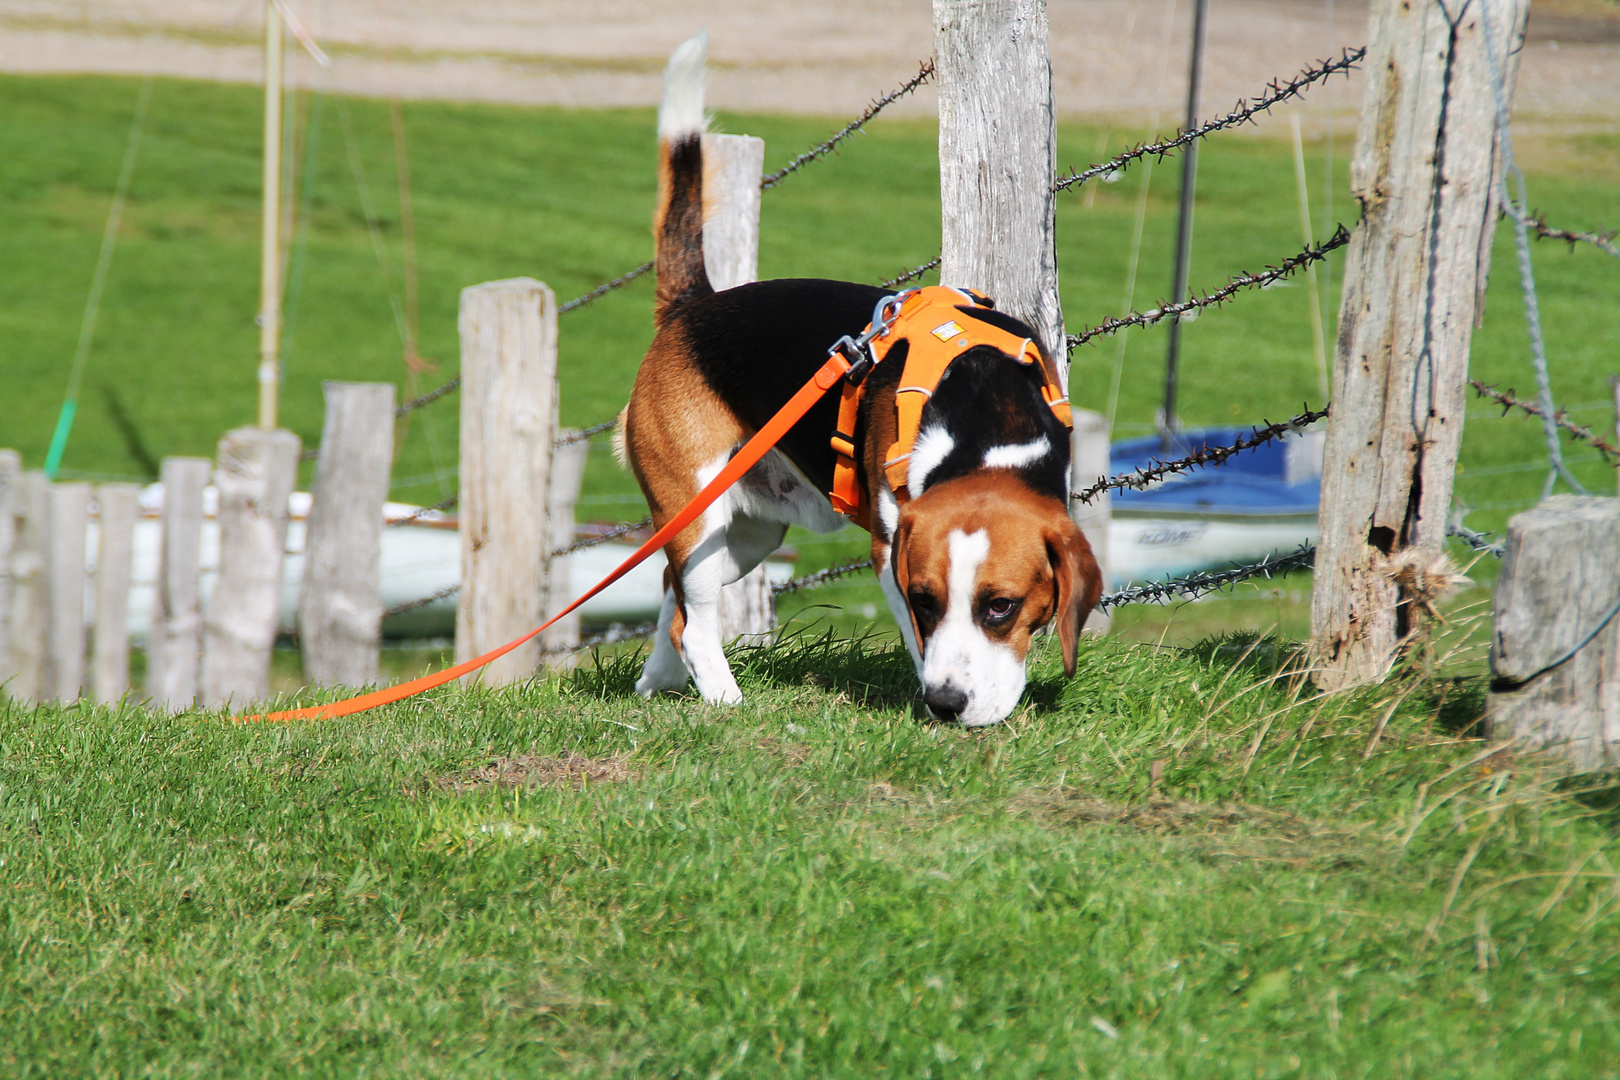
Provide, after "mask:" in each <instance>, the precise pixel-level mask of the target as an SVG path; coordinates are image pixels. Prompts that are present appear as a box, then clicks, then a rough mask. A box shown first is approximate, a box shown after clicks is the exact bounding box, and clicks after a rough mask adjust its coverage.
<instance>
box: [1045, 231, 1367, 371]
mask: <svg viewBox="0 0 1620 1080" xmlns="http://www.w3.org/2000/svg"><path fill="white" fill-rule="evenodd" d="M1349 242H1350V232H1349V230H1347V229H1346V228H1345V227H1344V226H1343V225H1340V226H1339V227H1338V229H1337V230H1335V232H1334V233H1333V235H1332V236H1330V237H1328V238H1327V239H1326V240H1324V241H1322V242H1321V243H1320V244H1312V245H1311V246H1309V247H1307V248H1306V249H1305V250H1304V251H1301V252H1300V253H1299V254H1298V255H1291V256H1289V257H1288V258H1287V259H1285V260H1283V262H1282V264H1281V265H1280V266H1268V267H1266V269H1264V270H1262V271H1261V272H1260V273H1258V274H1249V273H1242V274H1239V275H1237V276H1236V277H1234V278H1232V279H1231V280H1230V281H1228V282H1227V283H1226V284H1225V285H1223V286H1221V287H1220V288H1219V289H1216V290H1215V291H1214V292H1212V293H1206V294H1205V295H1203V296H1197V295H1194V296H1192V297H1190V298H1189V299H1187V300H1184V301H1182V302H1181V303H1179V304H1162V305H1160V306H1159V307H1156V308H1150V309H1149V310H1147V311H1133V312H1131V313H1130V314H1128V315H1121V316H1119V317H1117V318H1112V319H1105V320H1103V321H1102V322H1100V323H1098V324H1097V325H1096V326H1094V327H1092V328H1091V329H1089V330H1082V331H1081V332H1080V333H1078V334H1070V335H1068V341H1067V344H1068V347H1069V351H1070V352H1073V351H1074V350H1075V349H1076V348H1078V347H1079V346H1081V345H1084V344H1085V343H1086V342H1088V341H1090V340H1091V339H1092V338H1094V337H1099V336H1101V335H1103V334H1112V333H1114V332H1115V331H1116V330H1122V329H1124V328H1125V327H1127V326H1152V325H1153V324H1154V323H1156V322H1161V321H1163V320H1164V319H1169V318H1180V317H1181V316H1182V315H1185V314H1186V313H1187V312H1189V311H1195V310H1197V309H1199V308H1206V307H1219V306H1220V305H1222V304H1224V303H1226V301H1228V300H1230V299H1231V298H1232V296H1233V295H1234V294H1235V293H1238V292H1240V291H1242V290H1244V289H1252V288H1256V287H1264V286H1266V285H1270V284H1271V283H1272V282H1274V281H1280V280H1282V279H1283V278H1285V277H1288V276H1289V275H1290V274H1292V273H1294V272H1295V271H1297V270H1299V269H1301V268H1302V267H1305V266H1309V265H1310V264H1311V263H1314V262H1320V261H1321V260H1323V259H1325V258H1327V256H1328V253H1329V252H1331V251H1333V250H1335V249H1336V248H1341V247H1343V246H1344V245H1346V244H1348V243H1349Z"/></svg>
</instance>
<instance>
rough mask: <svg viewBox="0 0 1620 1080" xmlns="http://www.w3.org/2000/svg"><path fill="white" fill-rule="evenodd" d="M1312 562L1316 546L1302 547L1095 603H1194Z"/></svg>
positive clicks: (1103, 606) (1116, 594) (1105, 606)
mask: <svg viewBox="0 0 1620 1080" xmlns="http://www.w3.org/2000/svg"><path fill="white" fill-rule="evenodd" d="M1315 560H1316V545H1315V544H1301V545H1300V546H1299V549H1298V550H1297V551H1293V552H1290V553H1289V554H1287V555H1281V556H1274V557H1267V558H1264V559H1261V560H1260V561H1259V562H1256V563H1249V564H1248V565H1246V566H1234V567H1232V569H1230V570H1209V571H1199V572H1198V573H1193V574H1187V575H1185V576H1183V577H1179V578H1172V579H1171V580H1169V581H1153V582H1149V583H1148V584H1146V585H1138V586H1136V587H1135V588H1130V589H1120V590H1119V591H1118V592H1111V593H1109V594H1108V595H1107V596H1104V597H1103V598H1102V599H1101V600H1099V601H1097V610H1099V611H1107V610H1108V609H1109V608H1114V607H1118V606H1119V605H1121V604H1164V603H1168V602H1170V601H1171V600H1175V599H1178V598H1179V599H1183V600H1196V599H1198V598H1199V597H1200V596H1205V595H1207V594H1209V593H1212V592H1214V591H1215V590H1217V589H1224V588H1226V587H1227V586H1229V585H1236V584H1237V583H1238V582H1240V581H1247V580H1249V579H1250V578H1254V577H1267V578H1269V577H1272V576H1273V575H1277V574H1287V573H1291V572H1292V571H1295V570H1305V569H1309V568H1310V567H1311V566H1312V565H1313V564H1314V562H1315Z"/></svg>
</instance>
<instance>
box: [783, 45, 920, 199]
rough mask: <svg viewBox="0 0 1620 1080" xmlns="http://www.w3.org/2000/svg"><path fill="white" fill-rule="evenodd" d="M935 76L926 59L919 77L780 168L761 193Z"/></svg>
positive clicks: (896, 89) (908, 81)
mask: <svg viewBox="0 0 1620 1080" xmlns="http://www.w3.org/2000/svg"><path fill="white" fill-rule="evenodd" d="M933 77H934V62H933V61H932V60H924V61H923V62H922V63H921V64H920V65H919V66H918V68H917V74H915V75H913V76H912V77H911V78H909V79H907V80H906V81H905V82H903V83H901V84H900V85H899V86H897V87H895V88H894V89H893V90H890V91H889V92H888V93H887V94H884V95H883V96H882V97H880V98H877V99H876V100H874V101H873V102H872V103H871V104H870V105H868V106H867V107H866V111H865V112H863V113H861V115H860V116H857V117H856V118H855V119H853V120H851V121H850V122H849V123H847V124H845V125H844V126H843V127H842V128H841V129H840V130H839V131H838V133H837V134H835V135H834V136H833V137H832V138H830V139H828V140H827V141H826V142H824V143H822V144H820V145H819V146H813V147H811V148H810V149H808V150H806V151H805V152H804V153H802V154H800V155H799V156H798V157H796V158H794V159H793V160H792V161H790V162H788V163H787V164H786V165H784V166H782V167H781V168H780V169H777V170H776V171H775V172H773V173H771V174H770V175H769V176H767V177H765V178H764V179H762V180H761V181H760V182H759V189H760V190H761V191H769V190H770V189H771V188H773V187H775V186H776V185H777V184H780V183H781V182H782V181H783V180H784V179H785V178H786V177H787V176H789V175H790V174H792V173H796V172H798V171H799V170H800V169H802V168H804V167H805V166H806V165H808V164H810V163H811V162H812V161H814V160H816V159H817V158H819V157H825V156H827V155H828V154H830V153H832V151H833V149H834V148H835V147H836V146H837V145H838V144H839V143H841V142H843V141H844V140H845V139H847V138H849V137H850V136H851V135H853V134H855V133H856V132H857V131H859V130H861V129H862V128H863V127H865V126H866V124H867V122H868V121H870V120H871V119H872V118H873V117H875V116H876V115H877V114H878V113H880V112H882V111H883V110H884V109H886V108H888V107H889V106H890V105H891V104H893V103H894V102H896V101H899V100H900V99H901V98H903V97H905V96H906V95H907V94H909V93H911V92H912V91H913V90H915V89H917V87H919V86H921V85H922V84H923V83H925V82H927V81H928V80H929V79H932V78H933Z"/></svg>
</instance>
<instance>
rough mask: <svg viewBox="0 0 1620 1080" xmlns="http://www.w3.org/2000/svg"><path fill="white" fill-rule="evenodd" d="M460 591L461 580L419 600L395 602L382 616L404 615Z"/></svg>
mask: <svg viewBox="0 0 1620 1080" xmlns="http://www.w3.org/2000/svg"><path fill="white" fill-rule="evenodd" d="M460 591H461V582H459V581H458V582H456V583H455V584H454V585H450V586H446V587H445V588H443V589H440V590H439V591H438V592H436V593H434V594H433V595H432V596H424V597H422V598H421V599H420V600H408V601H406V602H405V603H403V604H396V605H395V606H393V607H391V608H389V609H388V610H386V611H384V612H383V613H382V617H383V618H385V619H390V618H393V617H394V616H395V615H404V614H405V613H406V612H408V611H415V610H417V609H418V608H425V607H427V606H428V605H429V604H437V603H438V602H439V601H440V600H448V599H449V598H450V597H452V596H454V595H456V593H458V592H460Z"/></svg>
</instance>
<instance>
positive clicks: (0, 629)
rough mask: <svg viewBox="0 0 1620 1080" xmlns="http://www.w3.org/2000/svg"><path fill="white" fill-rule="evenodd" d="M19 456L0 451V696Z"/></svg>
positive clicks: (6, 670) (7, 674)
mask: <svg viewBox="0 0 1620 1080" xmlns="http://www.w3.org/2000/svg"><path fill="white" fill-rule="evenodd" d="M21 478H22V455H21V454H19V453H17V451H15V450H0V693H3V692H4V690H5V686H6V682H7V680H8V679H10V678H11V676H12V671H11V668H10V667H9V666H7V665H8V664H9V663H10V657H11V645H10V642H11V596H12V587H11V550H12V545H13V544H14V543H15V541H16V536H17V497H18V491H17V488H18V484H19V482H20V481H21Z"/></svg>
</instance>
